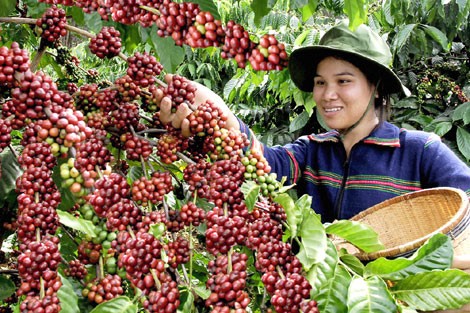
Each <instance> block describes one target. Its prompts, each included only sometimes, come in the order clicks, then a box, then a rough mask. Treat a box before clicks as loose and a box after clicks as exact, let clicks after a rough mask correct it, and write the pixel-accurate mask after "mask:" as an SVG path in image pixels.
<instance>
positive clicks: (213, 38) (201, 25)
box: [186, 11, 225, 48]
mask: <svg viewBox="0 0 470 313" xmlns="http://www.w3.org/2000/svg"><path fill="white" fill-rule="evenodd" d="M224 36H225V31H224V29H223V27H222V22H221V21H220V20H216V19H215V18H214V16H213V15H212V14H211V13H210V12H208V11H201V12H199V14H198V15H196V20H195V22H194V25H191V26H190V27H189V28H188V33H187V34H186V43H187V44H188V45H189V46H191V47H193V48H207V47H218V46H220V45H221V44H222V43H223V41H224Z"/></svg>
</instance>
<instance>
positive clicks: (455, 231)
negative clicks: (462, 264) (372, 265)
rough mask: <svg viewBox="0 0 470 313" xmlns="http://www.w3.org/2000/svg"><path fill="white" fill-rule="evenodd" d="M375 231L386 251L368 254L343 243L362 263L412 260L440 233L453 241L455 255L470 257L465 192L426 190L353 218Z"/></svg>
mask: <svg viewBox="0 0 470 313" xmlns="http://www.w3.org/2000/svg"><path fill="white" fill-rule="evenodd" d="M351 220H353V221H358V222H362V223H364V224H366V225H369V226H370V227H372V229H374V230H375V231H376V232H377V234H378V236H379V239H380V241H381V242H382V243H383V244H384V246H385V249H384V250H380V251H377V252H373V253H364V252H363V251H360V250H358V249H357V248H356V247H354V246H352V245H351V244H349V243H344V242H343V243H339V244H337V247H344V248H346V249H347V250H348V252H349V253H351V254H354V255H356V256H357V257H358V258H359V259H360V260H363V261H369V260H374V259H377V258H379V257H391V258H394V257H400V256H409V255H411V254H412V253H413V252H415V251H416V250H417V249H418V248H419V247H421V246H422V245H423V244H424V242H425V241H426V240H428V239H429V238H430V237H432V236H433V235H434V234H436V233H443V234H447V235H448V236H450V237H451V238H452V243H453V246H454V254H455V255H461V254H470V226H469V225H470V208H469V200H468V196H467V195H466V194H465V192H463V191H462V190H459V189H455V188H448V187H439V188H431V189H423V190H420V191H416V192H411V193H408V194H405V195H402V196H398V197H395V198H391V199H388V200H386V201H384V202H381V203H379V204H377V205H375V206H373V207H371V208H369V209H367V210H365V211H363V212H361V213H359V214H357V215H355V216H354V217H353V218H351Z"/></svg>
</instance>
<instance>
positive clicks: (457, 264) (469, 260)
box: [452, 254, 470, 271]
mask: <svg viewBox="0 0 470 313" xmlns="http://www.w3.org/2000/svg"><path fill="white" fill-rule="evenodd" d="M452 267H453V268H458V269H461V270H468V271H470V254H464V255H454V261H453V262H452Z"/></svg>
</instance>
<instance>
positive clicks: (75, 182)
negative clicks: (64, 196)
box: [59, 158, 93, 196]
mask: <svg viewBox="0 0 470 313" xmlns="http://www.w3.org/2000/svg"><path fill="white" fill-rule="evenodd" d="M59 169H60V177H61V178H62V182H61V185H62V187H63V188H68V189H69V190H70V191H71V192H72V193H73V194H75V195H77V196H79V195H82V194H83V191H84V190H83V189H82V188H83V187H84V186H85V181H84V179H83V176H82V175H81V174H80V171H79V170H78V169H77V168H76V167H75V158H69V159H68V160H67V162H64V163H62V164H61V165H60V167H59ZM86 186H87V188H91V187H93V185H90V182H87V185H86Z"/></svg>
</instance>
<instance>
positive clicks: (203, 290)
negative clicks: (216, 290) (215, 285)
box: [193, 285, 211, 300]
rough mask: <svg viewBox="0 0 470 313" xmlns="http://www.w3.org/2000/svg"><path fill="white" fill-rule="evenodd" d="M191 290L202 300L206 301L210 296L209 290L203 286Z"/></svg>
mask: <svg viewBox="0 0 470 313" xmlns="http://www.w3.org/2000/svg"><path fill="white" fill-rule="evenodd" d="M193 290H194V292H196V294H197V295H198V296H199V297H201V298H202V299H204V300H206V299H208V298H209V296H210V295H211V291H210V289H207V288H206V287H205V286H202V285H201V286H196V287H193Z"/></svg>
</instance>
